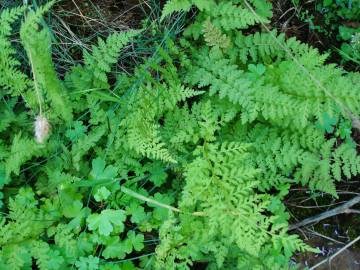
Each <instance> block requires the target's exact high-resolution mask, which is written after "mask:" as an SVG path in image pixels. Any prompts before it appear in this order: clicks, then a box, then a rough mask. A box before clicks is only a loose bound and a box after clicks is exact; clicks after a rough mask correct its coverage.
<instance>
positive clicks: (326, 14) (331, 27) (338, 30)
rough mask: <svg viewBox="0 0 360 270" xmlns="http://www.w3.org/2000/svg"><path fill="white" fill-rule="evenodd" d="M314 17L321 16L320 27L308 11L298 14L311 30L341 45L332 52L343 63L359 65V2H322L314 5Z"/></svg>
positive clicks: (340, 0) (338, 0)
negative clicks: (337, 55)
mask: <svg viewBox="0 0 360 270" xmlns="http://www.w3.org/2000/svg"><path fill="white" fill-rule="evenodd" d="M315 11H316V12H317V13H318V14H317V15H315V16H322V20H321V23H322V26H321V27H320V26H319V25H317V22H315V21H316V20H315V19H314V17H315V16H314V15H313V14H310V12H309V11H308V10H306V11H305V12H302V13H300V18H302V19H303V20H304V21H305V22H308V23H309V26H310V28H311V29H312V30H315V31H317V32H320V33H322V34H324V35H326V36H328V37H330V38H333V39H334V40H338V41H339V43H340V44H341V45H340V46H339V48H334V51H335V52H337V53H339V55H340V56H341V57H342V60H343V62H349V61H350V62H353V63H355V64H357V65H358V64H359V63H360V46H359V42H358V41H359V35H360V27H359V22H360V20H359V18H360V1H358V0H355V1H353V0H323V1H318V2H317V3H316V5H315Z"/></svg>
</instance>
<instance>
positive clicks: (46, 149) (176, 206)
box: [0, 0, 360, 270]
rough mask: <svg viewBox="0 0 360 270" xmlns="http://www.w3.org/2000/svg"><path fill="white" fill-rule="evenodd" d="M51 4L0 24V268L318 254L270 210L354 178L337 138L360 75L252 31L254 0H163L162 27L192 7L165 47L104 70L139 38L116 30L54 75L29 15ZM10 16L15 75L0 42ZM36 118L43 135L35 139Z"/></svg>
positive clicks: (259, 9) (179, 263) (260, 13)
mask: <svg viewBox="0 0 360 270" xmlns="http://www.w3.org/2000/svg"><path fill="white" fill-rule="evenodd" d="M51 4H52V2H50V3H49V4H48V5H46V6H44V7H42V8H39V9H33V8H31V7H24V8H15V9H11V10H5V11H3V12H2V14H1V17H0V25H1V28H0V47H1V48H2V49H1V50H0V56H1V57H0V87H1V90H2V91H1V98H2V100H1V102H0V112H1V113H2V115H4V119H2V121H1V123H0V188H1V190H2V193H0V199H2V201H1V204H0V207H1V208H2V210H1V215H0V225H1V226H0V269H14V270H17V269H31V268H33V269H34V268H35V269H40V270H47V269H50V270H56V269H80V270H85V269H93V270H97V269H100V270H113V269H159V270H160V269H161V270H162V269H192V268H193V267H194V265H195V263H196V262H202V263H203V264H204V265H206V267H207V269H289V268H291V267H290V265H289V261H290V258H291V256H292V255H293V254H294V253H295V252H297V251H300V252H302V251H316V250H315V249H313V248H311V247H309V246H307V245H305V244H304V243H303V242H302V241H301V240H300V239H299V237H298V236H297V235H290V234H288V219H289V214H288V213H287V212H286V207H285V205H284V204H283V203H282V200H283V198H284V196H285V195H286V194H287V193H288V191H289V189H290V187H291V185H293V184H296V185H304V186H308V187H309V188H310V189H311V190H313V191H322V192H327V193H330V194H332V195H333V196H336V188H335V183H336V181H341V180H342V179H344V178H351V177H352V176H353V175H356V174H358V172H359V170H360V158H359V157H358V155H357V152H356V149H355V146H354V142H353V141H352V140H351V138H350V137H349V136H347V137H346V136H345V137H343V136H342V135H339V133H338V132H337V130H336V129H337V127H338V126H339V125H340V124H342V123H349V119H348V118H349V114H348V112H349V111H350V112H352V113H353V114H358V113H359V111H360V98H359V95H357V92H356V89H355V88H354V87H353V85H354V83H357V82H359V80H360V78H359V74H358V73H345V72H344V71H343V70H341V69H340V68H338V67H336V66H335V65H325V64H324V61H325V60H326V56H324V55H321V54H320V53H319V52H318V51H317V50H316V49H313V48H311V47H309V46H307V45H305V44H302V43H300V42H299V41H297V40H296V39H294V38H290V39H286V38H285V36H284V35H283V34H281V33H280V34H279V33H277V32H276V31H275V30H271V29H270V30H271V31H255V32H254V31H253V30H254V29H258V28H257V27H256V26H258V25H260V24H261V25H262V26H263V28H264V29H266V28H267V26H266V23H267V22H268V21H269V20H270V19H271V16H272V11H271V8H272V7H271V4H270V3H269V2H267V1H262V0H261V1H260V0H248V1H246V0H230V1H220V0H216V1H215V0H211V1H203V0H170V1H168V2H167V3H166V4H165V6H164V10H163V14H162V18H161V20H162V21H163V22H164V24H165V25H166V23H169V22H166V23H165V21H166V20H170V19H171V17H172V16H173V14H174V12H181V11H183V12H186V11H189V10H190V9H192V8H193V9H194V10H195V8H196V9H197V15H196V17H195V18H194V20H193V21H192V23H191V24H190V25H189V26H188V27H187V28H186V29H185V30H184V33H183V35H182V37H181V38H180V40H179V42H176V41H174V40H172V39H170V38H169V36H171V35H168V34H169V33H167V32H166V33H165V34H164V33H161V34H163V35H165V36H166V38H164V39H162V40H159V41H158V42H157V43H156V42H155V43H156V45H155V50H154V52H155V53H154V54H153V55H151V56H149V57H148V58H146V59H143V62H142V63H141V64H139V65H138V66H136V67H133V69H132V70H131V71H129V72H126V73H125V72H120V73H113V72H112V71H113V69H112V68H113V66H114V65H115V64H116V63H117V62H118V58H119V56H120V55H121V54H122V53H123V52H124V51H126V49H128V48H126V47H127V44H128V43H129V42H133V41H134V46H135V47H136V40H137V38H138V36H140V35H143V33H144V32H145V31H137V30H136V31H135V30H131V31H127V32H121V33H114V34H111V35H110V36H108V37H106V38H99V40H98V44H97V45H94V46H93V47H92V50H91V51H84V52H83V55H84V57H83V58H84V61H83V64H78V65H76V66H74V67H72V69H71V70H69V71H68V72H67V73H66V74H65V76H64V77H63V79H61V78H60V76H58V75H57V72H56V70H55V67H54V60H53V59H52V57H51V55H52V53H51V46H50V43H51V39H50V34H49V29H48V27H47V26H46V24H45V22H44V21H43V20H41V18H42V17H43V16H44V15H45V13H46V11H47V10H48V9H49V8H50V7H51ZM21 16H23V20H24V22H23V23H22V25H21V28H20V38H21V42H22V45H23V46H24V49H25V51H26V53H27V56H28V63H29V65H28V68H27V69H22V70H23V71H20V69H19V66H20V60H19V59H18V58H17V54H16V50H15V49H14V48H15V47H14V46H13V44H12V43H11V41H10V40H11V39H10V37H11V35H12V34H11V25H12V23H14V22H15V21H16V20H18V19H19V18H20V17H21ZM40 24H41V25H40ZM254 26H255V28H254ZM264 26H266V27H264ZM250 29H251V30H252V31H249V30H250ZM250 33H251V34H250ZM158 34H160V33H157V35H158ZM154 40H156V39H155V37H154ZM140 42H141V41H140ZM284 48H286V50H284ZM284 74H286V76H284ZM309 74H311V76H308V75H309ZM11 76H12V78H11ZM314 79H316V80H314ZM324 89H325V91H324ZM294 108H296V109H294ZM36 116H38V117H39V116H41V117H43V118H44V119H46V121H48V122H49V125H51V128H49V130H48V131H49V133H48V134H46V135H47V136H46V137H44V139H43V140H42V141H41V143H39V141H36V140H35V139H36V138H34V131H33V125H32V123H33V122H34V121H35V118H36Z"/></svg>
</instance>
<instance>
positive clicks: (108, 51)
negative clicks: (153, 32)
mask: <svg viewBox="0 0 360 270" xmlns="http://www.w3.org/2000/svg"><path fill="white" fill-rule="evenodd" d="M138 33H139V31H128V32H122V33H118V34H112V35H110V36H109V37H108V38H107V39H106V41H104V40H102V39H101V38H99V39H98V45H97V46H93V48H92V54H91V55H90V54H89V53H87V52H86V51H85V52H84V63H85V70H86V72H89V73H90V74H92V76H93V87H99V88H105V89H108V88H109V85H108V79H107V76H106V75H107V73H109V72H110V71H111V65H112V64H115V63H116V62H117V61H118V58H119V55H120V51H121V49H122V48H123V47H124V46H125V45H126V44H127V43H129V42H130V40H131V39H132V38H133V37H135V36H136V35H137V34H138Z"/></svg>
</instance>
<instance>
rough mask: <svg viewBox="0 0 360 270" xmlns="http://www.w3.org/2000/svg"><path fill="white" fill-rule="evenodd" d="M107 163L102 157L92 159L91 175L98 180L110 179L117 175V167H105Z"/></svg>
mask: <svg viewBox="0 0 360 270" xmlns="http://www.w3.org/2000/svg"><path fill="white" fill-rule="evenodd" d="M105 165H106V163H105V161H104V160H103V159H102V158H100V157H99V158H96V159H94V160H93V161H92V170H91V172H90V176H91V177H92V178H93V179H96V180H108V179H113V178H115V177H116V174H117V169H116V167H114V166H112V165H110V166H107V167H105Z"/></svg>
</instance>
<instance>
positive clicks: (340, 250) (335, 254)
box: [309, 236, 360, 270]
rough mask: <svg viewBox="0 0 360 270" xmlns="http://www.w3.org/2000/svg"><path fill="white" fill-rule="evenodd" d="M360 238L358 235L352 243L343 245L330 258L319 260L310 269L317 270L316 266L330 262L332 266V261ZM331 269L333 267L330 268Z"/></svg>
mask: <svg viewBox="0 0 360 270" xmlns="http://www.w3.org/2000/svg"><path fill="white" fill-rule="evenodd" d="M359 240H360V236H358V237H356V238H355V239H354V240H352V241H351V242H350V243H348V244H347V245H346V246H344V247H342V248H341V249H339V250H338V251H337V252H336V253H334V254H333V255H331V256H330V257H329V258H326V259H325V260H322V261H321V262H319V263H318V264H316V265H314V266H313V267H311V268H310V269H309V270H315V269H316V268H318V267H319V266H320V265H322V264H324V263H326V262H329V265H330V267H331V261H332V260H333V259H334V258H335V257H336V256H337V255H339V254H340V253H341V252H343V251H345V250H346V249H347V248H349V247H351V246H352V245H353V244H355V243H356V242H357V241H359ZM330 269H331V268H330Z"/></svg>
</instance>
